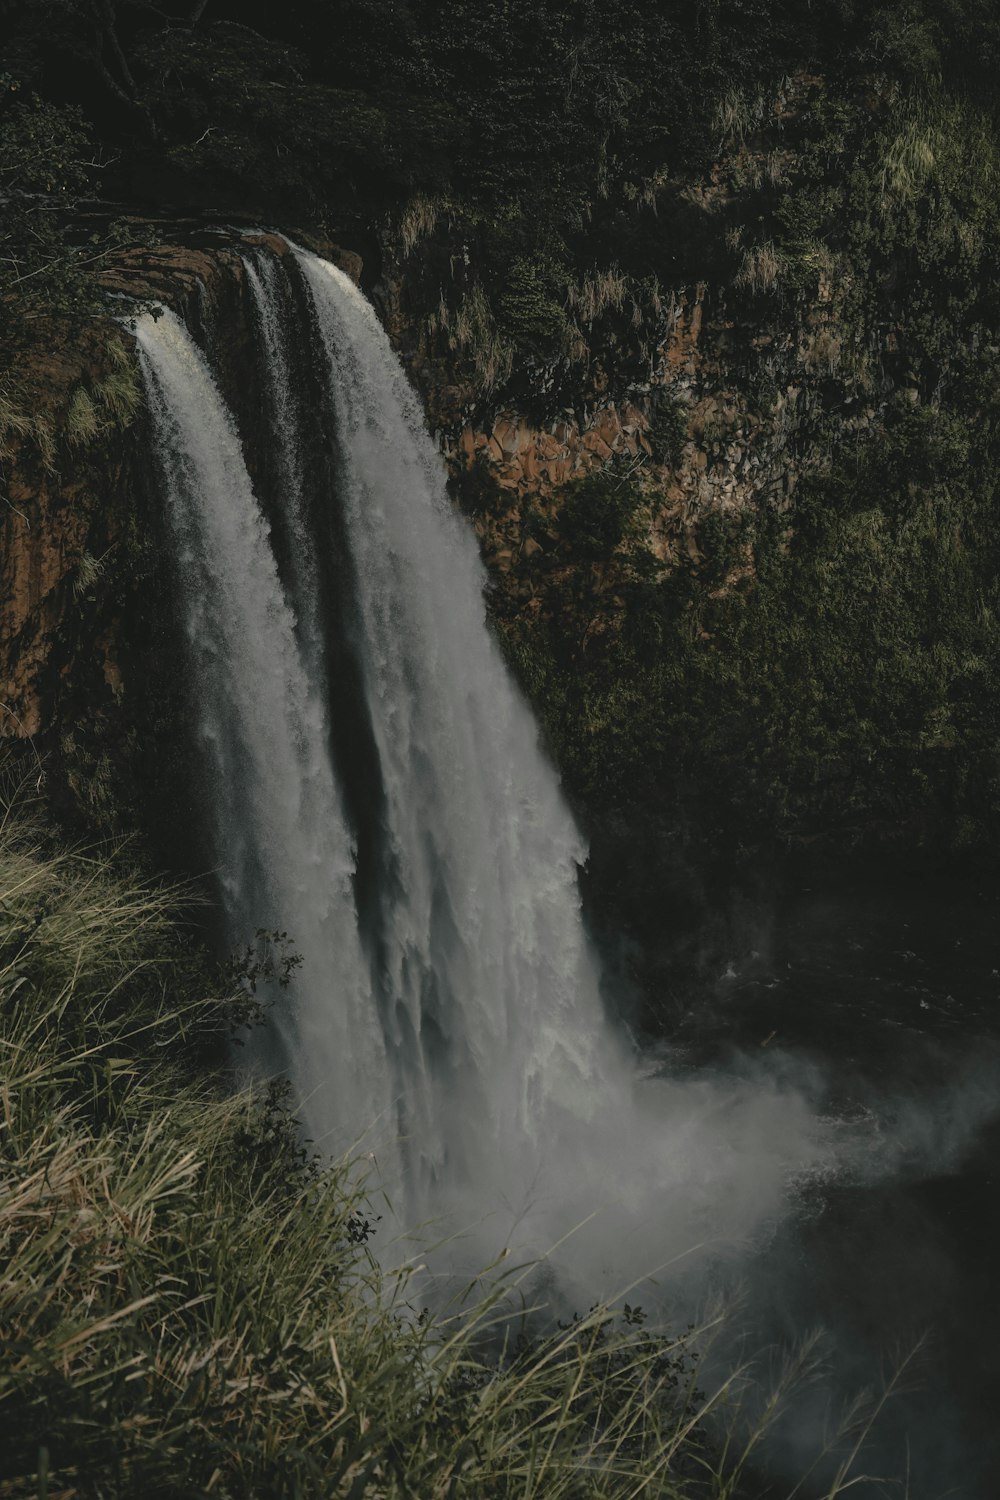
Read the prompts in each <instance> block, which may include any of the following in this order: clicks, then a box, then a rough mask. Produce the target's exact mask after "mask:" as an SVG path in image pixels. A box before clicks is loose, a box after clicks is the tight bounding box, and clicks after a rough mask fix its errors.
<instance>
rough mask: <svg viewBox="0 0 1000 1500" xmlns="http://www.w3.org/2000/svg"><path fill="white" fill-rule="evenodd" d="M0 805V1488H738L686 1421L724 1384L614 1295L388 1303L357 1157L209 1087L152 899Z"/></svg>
mask: <svg viewBox="0 0 1000 1500" xmlns="http://www.w3.org/2000/svg"><path fill="white" fill-rule="evenodd" d="M0 818H2V828H0V1435H2V1437H0V1495H2V1496H4V1497H29V1496H31V1497H36V1496H45V1497H49V1500H55V1497H62V1500H70V1497H89V1496H94V1497H102V1500H104V1497H119V1496H120V1497H125V1496H136V1495H140V1494H141V1495H143V1496H146V1497H150V1496H170V1497H174V1496H177V1497H182V1496H202V1495H205V1496H207V1495H211V1496H219V1497H244V1496H248V1497H249V1496H260V1497H267V1500H271V1497H285V1496H288V1497H300V1496H301V1497H305V1496H334V1495H336V1496H352V1497H354V1496H356V1497H400V1500H402V1497H419V1500H430V1497H442V1500H448V1497H468V1500H474V1497H475V1500H479V1497H505V1496H512V1497H513V1496H518V1497H544V1500H557V1497H566V1500H577V1497H584V1496H587V1497H591V1496H592V1497H608V1500H611V1497H623V1500H624V1497H626V1496H638V1495H655V1496H658V1497H682V1496H683V1497H692V1496H697V1497H702V1496H705V1497H716V1500H724V1497H727V1496H733V1495H735V1494H736V1493H737V1492H738V1486H739V1483H740V1473H741V1471H742V1469H743V1467H744V1464H745V1462H746V1459H747V1457H748V1455H749V1453H750V1452H752V1450H753V1448H754V1445H755V1443H756V1441H757V1438H758V1436H759V1432H751V1433H749V1434H748V1435H747V1436H746V1437H745V1438H744V1440H743V1441H742V1442H741V1443H738V1444H737V1443H735V1441H734V1440H733V1439H729V1440H728V1441H724V1440H720V1439H719V1438H718V1436H716V1438H715V1440H713V1441H712V1442H709V1441H708V1440H707V1439H706V1438H705V1437H704V1436H703V1435H702V1432H703V1426H704V1422H705V1418H706V1416H707V1415H708V1414H709V1412H710V1411H714V1410H717V1409H720V1408H723V1407H725V1406H726V1404H727V1403H730V1402H731V1401H732V1400H733V1390H734V1384H733V1380H732V1378H728V1379H727V1380H726V1381H724V1382H723V1383H722V1385H721V1386H720V1387H719V1388H718V1389H716V1390H715V1391H714V1393H713V1394H711V1395H710V1396H707V1397H706V1396H705V1395H703V1394H702V1393H700V1392H699V1391H698V1390H697V1389H696V1381H695V1379H694V1378H693V1376H692V1374H691V1369H692V1364H691V1360H690V1358H689V1356H688V1352H687V1350H686V1348H685V1346H684V1345H683V1344H682V1343H671V1342H669V1341H666V1340H664V1339H663V1338H657V1337H653V1336H651V1335H649V1334H648V1333H647V1332H646V1331H645V1330H643V1329H642V1328H641V1326H639V1321H638V1318H637V1317H636V1314H635V1311H634V1310H633V1309H629V1308H627V1307H626V1309H625V1316H624V1317H623V1318H620V1319H616V1318H613V1317H612V1315H611V1313H610V1312H608V1311H607V1310H605V1309H595V1310H593V1311H592V1312H591V1313H590V1314H589V1315H588V1316H587V1317H585V1318H582V1319H578V1320H577V1321H575V1322H574V1323H573V1324H572V1325H571V1326H569V1327H566V1326H556V1328H555V1329H554V1330H553V1331H550V1332H548V1333H546V1334H544V1335H542V1336H537V1335H534V1336H532V1337H530V1338H528V1337H527V1336H525V1335H524V1332H523V1329H524V1326H525V1325H524V1324H523V1323H522V1322H521V1321H520V1320H519V1319H515V1318H513V1317H512V1315H511V1313H510V1311H509V1308H510V1305H511V1299H510V1295H509V1293H510V1287H511V1283H510V1281H508V1283H507V1284H506V1285H505V1284H504V1283H503V1282H495V1283H494V1284H493V1285H492V1289H491V1290H486V1291H484V1290H483V1289H482V1288H481V1287H475V1288H472V1289H467V1291H466V1294H464V1295H462V1296H460V1297H458V1298H457V1299H456V1302H455V1304H454V1306H453V1308H452V1309H451V1310H447V1309H446V1310H445V1311H444V1312H443V1313H441V1314H440V1315H438V1316H436V1317H433V1318H432V1317H428V1316H427V1315H426V1314H425V1313H422V1312H419V1311H418V1310H416V1309H414V1308H411V1306H410V1305H409V1303H408V1300H407V1294H408V1291H409V1292H411V1293H413V1295H414V1296H415V1289H414V1288H412V1287H410V1286H408V1283H407V1282H406V1281H405V1279H400V1278H392V1279H391V1280H384V1279H383V1278H382V1276H381V1275H380V1272H379V1271H378V1269H377V1267H376V1265H375V1263H374V1260H373V1258H372V1257H371V1255H370V1254H369V1250H368V1244H367V1241H368V1237H369V1233H370V1228H369V1223H368V1219H367V1217H366V1216H367V1214H368V1212H369V1210H368V1208H367V1205H366V1202H365V1198H364V1192H363V1186H364V1185H363V1182H362V1181H361V1180H360V1178H359V1176H358V1173H357V1169H356V1168H354V1167H352V1166H351V1165H350V1164H349V1163H341V1164H336V1165H333V1166H329V1167H325V1168H323V1169H319V1168H318V1167H317V1166H315V1165H313V1164H310V1163H309V1162H308V1161H307V1160H306V1159H305V1157H304V1154H303V1153H302V1152H301V1151H300V1150H299V1147H298V1144H297V1141H296V1138H295V1135H294V1132H293V1129H292V1127H291V1124H290V1122H289V1120H288V1118H287V1116H286V1115H285V1114H284V1112H283V1111H282V1109H281V1108H280V1105H279V1104H278V1103H277V1102H276V1100H275V1098H274V1096H273V1094H269V1093H267V1092H266V1091H262V1090H260V1089H255V1088H243V1089H235V1088H234V1087H233V1085H232V1083H231V1081H227V1079H226V1077H225V1075H224V1073H223V1071H222V1070H221V1068H220V1066H219V1059H220V1058H221V1056H222V1055H223V1053H224V1049H223V1047H222V1045H221V1044H222V1042H223V1040H224V1039H225V1037H226V1035H227V1033H228V1032H229V1031H230V1029H231V1027H232V1025H233V1023H234V1022H236V1021H239V1020H240V1019H241V1018H242V1016H243V1014H244V1012H245V1010H246V1005H247V996H246V993H245V989H241V988H240V987H239V985H232V984H230V985H229V986H228V992H227V986H226V984H222V985H221V988H219V987H217V988H216V989H213V988H212V985H211V984H210V979H211V977H212V976H211V973H210V970H209V968H208V967H207V965H206V963H205V961H204V960H202V959H201V958H199V957H198V955H197V953H196V952H194V951H193V950H192V946H191V944H190V942H189V941H188V940H186V938H185V937H184V936H183V929H182V928H181V927H180V926H179V925H178V923H177V920H176V915H175V912H174V910H173V909H172V908H173V907H175V906H176V900H175V898H173V897H172V896H171V895H170V894H166V895H165V894H163V893H159V892H156V891H152V890H150V889H147V888H144V887H142V886H140V885H137V884H136V883H135V882H130V881H128V880H126V879H123V878H122V877H121V876H120V875H118V874H116V872H115V868H114V864H113V862H112V861H108V860H101V859H95V858H93V857H91V856H89V855H86V854H80V853H70V854H67V853H65V852H52V850H51V849H50V848H48V847H47V845H46V844H45V842H44V841H43V839H42V838H41V836H40V835H38V834H37V832H36V831H35V830H34V828H33V827H32V826H31V825H30V824H28V823H26V822H25V821H24V820H23V819H17V818H15V817H13V816H12V815H11V814H10V813H9V812H8V813H7V815H6V816H5V817H4V816H3V815H2V809H0ZM213 1057H214V1058H215V1059H216V1062H215V1065H214V1066H213V1064H212V1059H213ZM505 1309H506V1310H505ZM779 1394H780V1393H779ZM777 1399H778V1397H775V1398H774V1401H777ZM739 1492H740V1493H744V1491H742V1490H740V1491H739Z"/></svg>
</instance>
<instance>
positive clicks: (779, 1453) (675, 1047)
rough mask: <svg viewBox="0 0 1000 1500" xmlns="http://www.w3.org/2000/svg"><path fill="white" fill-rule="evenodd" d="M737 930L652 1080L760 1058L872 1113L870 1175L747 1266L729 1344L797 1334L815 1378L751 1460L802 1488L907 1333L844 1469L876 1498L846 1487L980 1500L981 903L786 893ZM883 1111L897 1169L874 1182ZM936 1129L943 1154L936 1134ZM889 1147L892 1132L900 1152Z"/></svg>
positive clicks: (972, 895) (972, 890)
mask: <svg viewBox="0 0 1000 1500" xmlns="http://www.w3.org/2000/svg"><path fill="white" fill-rule="evenodd" d="M737 925H738V930H739V937H738V938H737V939H734V940H733V941H732V942H731V945H730V946H731V953H730V954H729V956H723V957H722V958H720V960H719V962H718V964H713V965H712V966H711V967H713V968H714V969H715V970H716V972H715V973H714V974H713V975H712V977H711V979H710V980H709V981H708V983H707V984H706V985H705V986H704V987H703V988H702V992H701V993H700V994H695V995H693V996H692V997H691V1000H690V1004H689V1005H686V1006H685V1010H684V1013H683V1014H682V1015H681V1016H680V1017H679V1018H678V1019H677V1021H676V1023H675V1024H674V1026H673V1027H672V1032H673V1035H672V1038H671V1050H672V1052H673V1056H674V1061H673V1064H672V1067H674V1068H676V1065H677V1056H678V1053H679V1054H680V1056H681V1058H682V1059H683V1065H684V1066H686V1067H690V1068H691V1069H697V1070H702V1069H706V1068H707V1069H709V1070H713V1069H721V1070H726V1071H728V1070H734V1071H739V1070H740V1068H741V1066H745V1065H746V1062H747V1060H748V1059H751V1058H755V1057H759V1056H760V1054H761V1052H762V1051H765V1050H771V1049H776V1050H778V1049H780V1052H781V1054H782V1056H783V1057H785V1058H787V1059H789V1060H790V1061H789V1064H788V1066H790V1067H791V1069H792V1070H793V1071H794V1070H795V1069H796V1068H801V1069H802V1070H803V1072H804V1071H806V1070H807V1069H808V1070H810V1071H811V1072H812V1073H813V1075H814V1076H820V1077H821V1078H822V1079H823V1091H824V1109H825V1110H826V1111H829V1112H830V1113H833V1114H835V1115H837V1116H841V1117H844V1118H851V1119H854V1120H857V1121H861V1122H862V1123H863V1122H864V1121H865V1119H866V1118H870V1119H871V1121H872V1129H873V1137H872V1147H871V1151H872V1157H873V1165H874V1167H875V1168H876V1170H875V1171H874V1172H873V1173H872V1174H871V1175H870V1176H865V1175H864V1174H862V1175H861V1177H860V1178H859V1177H858V1175H857V1174H847V1175H846V1176H845V1178H844V1179H843V1180H836V1179H835V1180H834V1181H833V1182H832V1183H828V1184H825V1185H824V1186H822V1187H817V1188H815V1189H814V1190H812V1191H811V1192H809V1193H807V1194H805V1195H804V1198H803V1201H802V1203H801V1204H800V1205H799V1207H798V1209H797V1211H796V1212H795V1213H794V1214H792V1215H791V1216H790V1217H789V1218H788V1219H787V1220H786V1221H785V1222H784V1223H783V1224H782V1225H780V1226H779V1227H777V1228H776V1229H775V1231H774V1234H773V1237H772V1238H771V1239H770V1240H769V1241H768V1243H767V1244H766V1245H765V1246H764V1247H763V1248H762V1249H760V1250H759V1252H758V1253H757V1255H756V1256H755V1257H754V1258H753V1260H752V1262H751V1264H750V1267H749V1269H748V1271H747V1290H748V1295H747V1300H746V1315H747V1319H748V1321H749V1325H750V1326H749V1328H748V1329H747V1334H746V1345H747V1348H748V1350H749V1349H750V1348H752V1347H753V1344H754V1341H755V1340H756V1341H757V1342H758V1343H759V1344H760V1346H761V1347H764V1346H765V1345H767V1344H769V1343H776V1342H781V1341H788V1340H791V1339H793V1338H794V1337H796V1336H799V1335H801V1333H802V1331H803V1330H804V1329H807V1328H809V1327H812V1326H816V1325H822V1326H823V1327H824V1328H825V1329H826V1330H828V1334H829V1339H828V1345H829V1349H828V1358H829V1374H828V1377H827V1378H826V1379H825V1380H824V1381H823V1382H822V1384H821V1387H819V1388H817V1391H816V1393H815V1395H814V1396H813V1397H804V1398H803V1399H802V1401H800V1402H799V1404H798V1407H797V1410H796V1411H795V1412H793V1413H792V1414H791V1415H790V1416H789V1418H788V1420H787V1421H786V1422H785V1423H784V1424H783V1426H781V1427H780V1428H779V1431H778V1440H777V1443H776V1445H775V1448H774V1454H775V1456H774V1457H773V1459H772V1462H773V1464H774V1466H775V1468H776V1469H777V1470H778V1471H779V1472H781V1471H783V1472H784V1473H786V1474H787V1473H793V1472H801V1466H802V1465H803V1464H804V1463H805V1462H807V1461H808V1457H809V1455H810V1453H811V1452H812V1451H814V1449H815V1448H816V1446H817V1445H818V1444H819V1443H820V1441H821V1440H822V1433H823V1428H824V1423H827V1422H828V1421H829V1420H830V1419H831V1409H832V1408H836V1407H837V1406H838V1404H842V1403H843V1402H845V1401H847V1400H849V1399H850V1396H851V1394H852V1393H854V1392H857V1391H858V1390H860V1389H861V1388H862V1387H864V1386H870V1385H873V1384H874V1385H876V1386H877V1385H878V1384H879V1382H880V1381H881V1380H882V1379H884V1377H885V1376H886V1375H887V1374H891V1372H892V1369H893V1368H894V1365H895V1363H896V1361H897V1360H898V1359H899V1357H900V1355H901V1354H902V1353H905V1352H906V1351H907V1350H908V1349H911V1348H912V1347H913V1345H914V1343H915V1342H916V1341H917V1340H918V1339H920V1338H921V1337H923V1339H924V1343H923V1347H922V1349H921V1351H920V1353H919V1355H918V1356H917V1358H916V1359H915V1361H914V1363H913V1365H912V1366H911V1367H910V1368H909V1369H908V1370H907V1373H906V1378H905V1380H904V1382H903V1385H904V1388H903V1389H902V1390H901V1391H900V1392H899V1393H898V1394H896V1395H895V1396H894V1397H893V1398H892V1399H891V1401H890V1402H889V1403H888V1405H887V1407H886V1409H885V1411H884V1412H883V1413H882V1414H881V1416H880V1418H879V1419H878V1421H877V1422H876V1424H875V1427H874V1428H873V1431H872V1436H871V1438H870V1440H869V1443H868V1445H867V1449H866V1455H865V1458H864V1459H863V1461H861V1462H859V1463H858V1465H857V1466H856V1470H855V1471H852V1472H858V1473H861V1472H867V1473H869V1474H873V1473H874V1474H878V1475H883V1476H888V1477H889V1478H891V1479H892V1480H894V1481H895V1483H893V1484H891V1485H883V1484H881V1483H875V1482H871V1483H862V1484H859V1485H858V1486H857V1487H856V1488H855V1489H853V1490H852V1491H850V1493H852V1494H853V1495H855V1496H861V1495H864V1496H875V1495H881V1494H895V1495H909V1496H910V1497H911V1500H924V1497H932V1496H933V1497H936V1496H943V1495H949V1496H952V1497H955V1500H996V1497H997V1496H998V1495H1000V1271H998V1268H1000V1192H998V1176H1000V1166H998V1164H1000V944H998V942H997V935H998V924H997V897H996V893H995V891H994V890H992V889H991V888H990V886H989V884H988V883H987V882H986V881H985V880H984V881H980V882H975V881H972V882H966V883H963V882H954V881H945V880H943V879H942V880H935V881H928V880H926V879H924V880H917V879H916V878H914V879H913V880H912V881H908V882H902V883H900V882H899V881H898V880H897V881H895V882H894V883H893V884H892V886H891V887H887V886H886V885H885V884H882V883H878V882H876V881H875V880H871V881H864V882H859V881H858V880H857V879H856V878H853V879H852V880H851V881H850V882H849V883H846V884H845V883H843V882H842V881H835V882H829V883H825V884H824V885H822V886H820V885H818V884H816V883H813V884H804V885H799V886H798V888H797V889H794V890H792V891H791V892H789V891H788V890H787V889H786V890H785V892H784V893H783V895H782V897H781V899H780V901H775V902H773V903H764V904H763V905H761V906H760V907H759V908H758V909H755V911H754V912H753V914H748V913H747V912H746V911H744V912H743V913H742V915H741V918H740V921H739V923H738V924H737ZM943 1100H947V1101H948V1104H947V1108H946V1109H942V1101H943ZM966 1106H967V1107H968V1119H967V1120H963V1114H964V1112H965V1110H966ZM887 1109H888V1110H889V1112H890V1113H891V1114H893V1115H894V1118H895V1129H896V1141H897V1154H896V1157H895V1158H894V1161H893V1164H892V1166H891V1168H889V1169H888V1170H886V1171H885V1172H884V1173H880V1172H879V1171H878V1170H877V1168H878V1154H879V1150H880V1145H879V1121H880V1119H881V1118H882V1117H884V1115H885V1113H886V1110H887ZM946 1131H950V1132H951V1135H952V1139H951V1141H950V1142H947V1143H944V1144H942V1143H941V1142H938V1141H936V1140H935V1136H936V1134H938V1133H941V1132H946ZM899 1132H902V1134H903V1136H904V1137H905V1136H906V1134H907V1132H909V1133H910V1135H911V1136H912V1144H911V1145H910V1146H907V1144H906V1142H905V1140H904V1144H903V1149H902V1150H901V1151H899V1150H898V1141H899ZM907 1484H908V1488H907ZM786 1489H787V1487H785V1488H781V1487H780V1486H779V1487H776V1489H775V1491H774V1493H776V1494H777V1493H779V1492H786ZM809 1492H810V1491H809V1487H808V1486H807V1487H806V1489H805V1490H804V1491H803V1492H802V1493H805V1494H808V1493H809Z"/></svg>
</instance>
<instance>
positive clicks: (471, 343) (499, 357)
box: [428, 282, 515, 395]
mask: <svg viewBox="0 0 1000 1500" xmlns="http://www.w3.org/2000/svg"><path fill="white" fill-rule="evenodd" d="M428 331H429V332H430V333H431V334H432V335H434V334H437V333H440V334H443V335H444V337H445V339H446V340H447V344H448V348H449V349H450V350H452V351H453V352H455V353H458V354H462V355H464V356H465V357H466V358H467V359H469V360H471V362H472V365H473V368H474V370H475V375H476V381H477V383H478V385H479V386H480V388H481V390H482V392H483V394H484V395H489V393H490V392H491V391H495V390H498V389H499V388H500V387H501V386H503V385H504V384H505V383H506V382H507V381H508V380H509V379H510V374H511V371H512V369H513V368H514V354H515V346H514V343H513V341H512V340H511V339H509V338H507V337H506V335H505V334H504V333H502V332H501V330H500V328H499V326H498V324H497V320H496V317H495V316H494V313H493V309H492V307H491V306H490V302H489V299H488V298H487V296H486V293H485V292H484V291H483V289H482V287H481V286H480V285H479V284H478V282H477V283H476V285H475V286H473V287H472V289H471V290H470V291H469V292H467V293H466V295H465V296H464V297H463V299H462V302H461V304H460V306H459V308H458V311H457V312H453V311H452V310H451V308H449V306H448V303H447V301H446V299H445V297H444V294H443V293H442V295H441V300H440V302H439V304H438V307H437V310H436V312H434V313H432V314H431V316H430V318H429V319H428Z"/></svg>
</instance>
